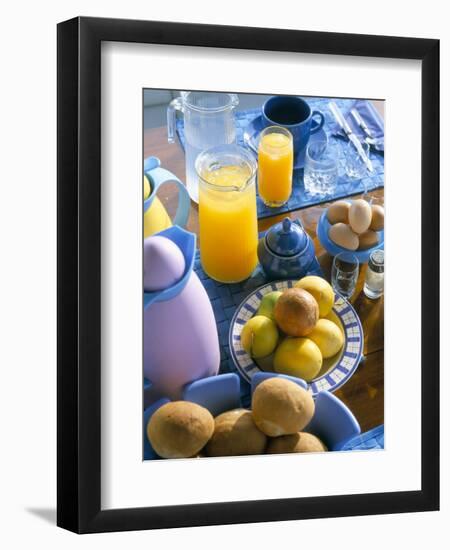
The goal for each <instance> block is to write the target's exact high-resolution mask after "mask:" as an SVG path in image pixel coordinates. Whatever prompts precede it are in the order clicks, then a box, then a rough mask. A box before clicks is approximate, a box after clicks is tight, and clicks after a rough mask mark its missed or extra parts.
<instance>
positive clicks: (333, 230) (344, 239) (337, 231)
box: [328, 223, 359, 250]
mask: <svg viewBox="0 0 450 550" xmlns="http://www.w3.org/2000/svg"><path fill="white" fill-rule="evenodd" d="M328 236H329V237H330V239H331V240H332V241H333V242H334V243H336V244H337V245H338V246H342V248H346V249H347V250H356V249H357V248H358V246H359V239H358V235H356V234H355V233H353V231H352V230H351V229H350V227H349V226H348V225H345V223H336V224H335V225H332V226H331V227H330V229H329V230H328Z"/></svg>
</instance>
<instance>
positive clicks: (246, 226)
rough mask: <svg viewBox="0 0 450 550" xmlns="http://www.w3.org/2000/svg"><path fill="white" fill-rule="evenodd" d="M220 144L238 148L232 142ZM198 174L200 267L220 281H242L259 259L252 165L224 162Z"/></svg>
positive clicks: (238, 148)
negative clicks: (228, 144) (199, 175)
mask: <svg viewBox="0 0 450 550" xmlns="http://www.w3.org/2000/svg"><path fill="white" fill-rule="evenodd" d="M223 147H228V148H232V149H236V150H240V149H241V148H240V147H237V146H231V145H230V146H223ZM244 153H245V151H244ZM250 160H251V161H252V162H253V163H254V160H253V159H251V158H250ZM200 174H201V177H200V185H199V223H200V259H201V263H202V267H203V270H204V271H205V273H206V274H207V275H209V277H211V278H212V279H215V280H216V281H220V282H222V283H236V282H239V281H243V280H244V279H246V278H247V277H249V276H250V275H251V274H252V272H253V270H254V269H255V267H256V264H257V262H258V258H257V254H256V249H257V246H258V221H257V214H256V190H255V167H253V168H252V166H251V165H250V164H247V163H240V164H235V165H224V166H219V167H218V168H216V169H213V170H210V169H206V170H203V171H200Z"/></svg>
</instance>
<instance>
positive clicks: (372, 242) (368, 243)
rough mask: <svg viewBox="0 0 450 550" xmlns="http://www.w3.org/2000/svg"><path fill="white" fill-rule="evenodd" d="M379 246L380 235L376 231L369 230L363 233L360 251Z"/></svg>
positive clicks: (360, 240)
mask: <svg viewBox="0 0 450 550" xmlns="http://www.w3.org/2000/svg"><path fill="white" fill-rule="evenodd" d="M377 244H378V235H377V234H376V233H375V231H372V230H371V229H368V230H367V231H364V233H361V235H360V236H359V250H366V249H367V248H372V246H376V245H377Z"/></svg>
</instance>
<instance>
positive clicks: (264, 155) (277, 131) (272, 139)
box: [258, 126, 294, 207]
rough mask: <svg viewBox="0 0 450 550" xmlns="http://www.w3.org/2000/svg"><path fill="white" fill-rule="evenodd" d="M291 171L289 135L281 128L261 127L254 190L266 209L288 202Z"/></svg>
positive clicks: (291, 159) (290, 190)
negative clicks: (256, 187) (255, 189)
mask: <svg viewBox="0 0 450 550" xmlns="http://www.w3.org/2000/svg"><path fill="white" fill-rule="evenodd" d="M293 169H294V146H293V140H292V134H291V132H290V131H289V130H287V129H286V128H283V127H281V126H269V127H268V128H265V129H264V130H263V131H262V132H261V136H260V140H259V146H258V191H259V195H260V197H261V199H262V200H263V202H264V204H265V205H266V206H273V207H276V206H282V205H283V204H285V203H286V202H287V201H288V200H289V197H290V196H291V192H292V171H293Z"/></svg>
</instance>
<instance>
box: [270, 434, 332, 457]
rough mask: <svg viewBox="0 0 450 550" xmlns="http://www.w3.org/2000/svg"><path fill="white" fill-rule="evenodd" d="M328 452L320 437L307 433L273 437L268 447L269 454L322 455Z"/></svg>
mask: <svg viewBox="0 0 450 550" xmlns="http://www.w3.org/2000/svg"><path fill="white" fill-rule="evenodd" d="M327 450H328V449H327V448H326V446H325V445H324V444H323V443H322V441H321V440H320V439H319V438H318V437H316V436H315V435H313V434H310V433H307V432H298V433H296V434H291V435H282V436H281V437H273V438H271V439H269V443H268V445H267V453H268V454H284V453H321V452H324V451H327Z"/></svg>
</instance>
